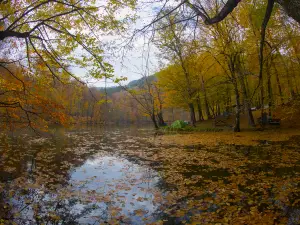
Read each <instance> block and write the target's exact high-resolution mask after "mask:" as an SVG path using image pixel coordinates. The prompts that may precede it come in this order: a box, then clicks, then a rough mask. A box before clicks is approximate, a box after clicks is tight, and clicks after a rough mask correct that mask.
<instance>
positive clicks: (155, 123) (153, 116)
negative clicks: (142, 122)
mask: <svg viewBox="0 0 300 225" xmlns="http://www.w3.org/2000/svg"><path fill="white" fill-rule="evenodd" d="M151 120H152V122H153V125H154V127H155V129H158V128H159V126H158V125H157V122H156V118H155V115H154V114H152V115H151Z"/></svg>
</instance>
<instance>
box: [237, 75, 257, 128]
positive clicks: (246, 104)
mask: <svg viewBox="0 0 300 225" xmlns="http://www.w3.org/2000/svg"><path fill="white" fill-rule="evenodd" d="M239 77H240V79H239V80H240V84H241V88H242V93H243V101H244V110H245V111H246V113H247V117H248V124H249V125H250V126H252V127H254V126H255V122H254V117H253V114H252V111H251V102H250V99H249V96H248V93H247V89H246V85H245V81H244V78H243V77H242V75H241V74H239Z"/></svg>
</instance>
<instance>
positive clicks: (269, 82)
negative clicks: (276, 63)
mask: <svg viewBox="0 0 300 225" xmlns="http://www.w3.org/2000/svg"><path fill="white" fill-rule="evenodd" d="M270 67H271V65H270V63H268V64H267V74H268V100H269V103H268V105H269V117H271V116H272V109H271V107H272V86H271V73H270Z"/></svg>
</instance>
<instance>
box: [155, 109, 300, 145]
mask: <svg viewBox="0 0 300 225" xmlns="http://www.w3.org/2000/svg"><path fill="white" fill-rule="evenodd" d="M253 116H254V118H255V121H257V118H258V117H259V116H260V111H255V112H253ZM279 118H281V117H279ZM226 123H227V124H228V125H232V124H234V118H233V117H231V118H229V119H228V120H227V121H226ZM299 128H300V126H299V121H298V119H297V118H296V119H295V118H291V119H285V118H284V119H282V120H281V124H280V125H267V126H265V127H264V129H263V130H262V129H261V127H260V126H256V127H250V126H249V125H248V121H247V117H246V115H241V132H238V133H234V132H233V131H232V128H231V127H230V126H217V127H215V126H214V120H213V119H212V120H205V121H201V122H198V123H197V126H196V128H195V129H193V130H187V131H188V132H181V131H175V132H166V135H161V136H159V137H158V138H156V141H157V142H158V143H162V144H177V145H182V146H186V145H199V144H200V145H218V144H220V143H224V144H236V145H258V144H261V143H262V142H265V143H267V142H274V141H286V140H289V139H290V138H291V137H293V136H297V135H300V129H299ZM206 131H208V132H206ZM209 131H211V132H209Z"/></svg>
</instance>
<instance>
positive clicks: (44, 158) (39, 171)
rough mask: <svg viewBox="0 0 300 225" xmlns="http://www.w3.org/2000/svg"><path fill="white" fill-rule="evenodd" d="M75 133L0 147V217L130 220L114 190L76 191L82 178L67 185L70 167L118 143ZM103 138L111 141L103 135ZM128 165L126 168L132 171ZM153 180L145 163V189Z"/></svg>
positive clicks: (21, 221) (43, 220)
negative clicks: (73, 136)
mask: <svg viewBox="0 0 300 225" xmlns="http://www.w3.org/2000/svg"><path fill="white" fill-rule="evenodd" d="M83 136H85V135H83ZM75 138H76V140H74V138H73V139H72V140H70V139H65V140H59V141H53V140H50V141H49V140H46V141H43V142H40V143H39V142H28V140H26V141H22V140H18V142H14V145H12V144H9V143H7V145H5V146H0V148H1V152H2V153H5V154H2V155H1V157H5V158H2V159H1V162H0V168H1V171H3V172H2V174H6V176H1V184H2V185H1V187H2V189H1V200H2V201H1V204H0V207H1V208H3V209H4V210H3V211H1V212H0V219H4V220H6V221H10V222H12V221H14V222H16V223H17V224H25V223H26V222H27V223H30V224H43V223H45V224H46V223H47V222H48V223H49V222H50V224H58V223H59V224H61V223H62V224H77V223H84V224H88V223H90V224H93V223H94V222H99V223H100V222H105V221H111V220H112V221H116V219H117V221H119V222H122V223H124V224H133V223H132V222H131V218H128V216H133V217H134V216H135V215H127V216H124V215H122V212H121V211H120V207H119V205H120V202H118V201H119V200H116V201H112V199H113V198H114V197H115V196H114V195H115V194H114V192H111V193H109V194H111V195H110V196H108V198H107V196H103V193H98V194H99V195H97V193H95V192H94V191H93V190H88V191H84V193H80V194H79V192H80V188H82V189H84V188H85V184H86V183H84V182H83V183H81V184H80V187H78V184H75V185H74V184H70V178H71V174H72V171H73V169H74V168H76V167H77V168H78V167H81V166H82V165H83V163H84V162H85V161H86V160H87V159H91V160H92V159H93V155H94V153H95V151H96V149H97V151H99V150H103V151H104V152H105V151H106V149H111V148H112V147H113V148H116V147H117V145H116V144H114V145H112V146H107V145H102V148H103V149H99V146H100V144H99V143H97V142H95V141H93V140H90V139H89V138H86V137H82V136H78V135H77V136H76V135H75ZM101 140H105V142H109V138H107V137H102V139H101ZM101 140H98V141H100V142H101ZM2 143H4V142H2ZM29 143H30V144H29ZM120 143H122V141H120ZM120 143H119V144H120ZM91 146H92V147H91ZM121 146H122V145H121ZM97 147H98V148H97ZM131 167H132V166H131ZM131 167H130V166H129V167H128V168H126V169H127V170H128V171H130V170H133V169H132V168H131ZM128 171H127V172H128ZM124 172H125V173H126V171H124ZM151 179H153V174H152V172H151V169H149V168H148V169H147V168H146V169H145V170H144V171H143V173H142V176H141V178H140V182H141V183H143V184H145V185H146V186H147V187H148V188H149V187H150V184H149V183H150V180H151ZM133 180H134V179H133ZM86 182H87V183H88V182H89V181H86ZM147 183H148V185H147ZM72 185H74V186H72ZM116 191H118V190H116ZM53 193H55V194H53ZM116 196H118V195H116ZM143 197H144V198H145V199H146V198H147V197H148V196H143ZM99 202H100V203H101V204H98V203H99ZM10 222H8V223H10Z"/></svg>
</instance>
